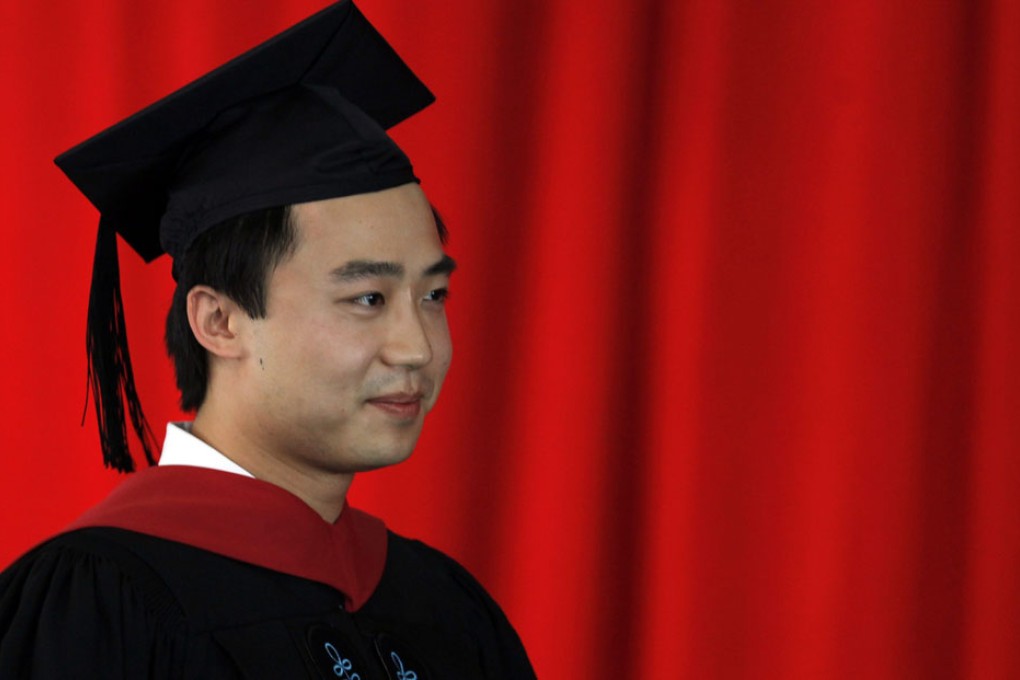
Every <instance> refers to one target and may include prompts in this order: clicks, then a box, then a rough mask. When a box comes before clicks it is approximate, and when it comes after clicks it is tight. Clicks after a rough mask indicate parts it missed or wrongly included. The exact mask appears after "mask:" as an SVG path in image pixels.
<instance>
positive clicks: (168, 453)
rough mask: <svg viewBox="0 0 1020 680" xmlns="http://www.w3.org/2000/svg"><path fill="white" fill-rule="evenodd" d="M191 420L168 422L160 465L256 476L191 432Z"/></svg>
mask: <svg viewBox="0 0 1020 680" xmlns="http://www.w3.org/2000/svg"><path fill="white" fill-rule="evenodd" d="M191 425H192V423H191V421H180V422H174V423H167V426H166V439H164V440H163V452H162V453H161V454H160V456H159V466H160V467H164V466H167V465H190V466H192V467H199V468H206V469H209V470H219V471H221V472H232V473H233V474H235V475H243V476H245V477H254V476H255V475H253V474H251V473H250V472H248V471H247V470H245V469H244V468H243V467H241V466H240V465H238V464H237V463H235V462H234V461H232V460H230V459H229V458H227V457H226V456H225V455H223V454H222V453H220V452H219V451H217V450H216V449H214V448H213V447H211V446H209V445H208V444H206V443H205V442H204V441H202V440H201V439H199V438H198V437H196V436H195V435H193V434H191Z"/></svg>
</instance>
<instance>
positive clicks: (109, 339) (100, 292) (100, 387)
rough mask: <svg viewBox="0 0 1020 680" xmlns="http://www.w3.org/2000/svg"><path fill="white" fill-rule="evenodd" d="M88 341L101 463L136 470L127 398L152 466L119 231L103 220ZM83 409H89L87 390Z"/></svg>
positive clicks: (152, 440)
mask: <svg viewBox="0 0 1020 680" xmlns="http://www.w3.org/2000/svg"><path fill="white" fill-rule="evenodd" d="M85 345H86V350H87V352H88V382H89V385H90V386H91V390H92V397H93V403H94V404H95V409H96V419H97V420H98V423H99V438H100V442H101V443H102V447H103V463H104V464H105V465H106V466H107V467H112V468H114V469H116V470H119V471H120V472H132V471H134V469H135V464H134V460H133V459H132V458H131V450H130V448H129V447H128V440H127V424H126V421H125V418H124V403H125V402H127V406H128V414H129V416H130V417H131V425H132V427H133V428H134V431H135V434H137V435H138V439H139V441H140V442H141V443H142V448H143V449H144V450H145V459H146V460H147V461H148V463H149V465H155V462H156V459H155V451H156V438H155V437H154V436H153V434H152V430H151V429H150V428H149V423H148V421H147V420H146V419H145V414H144V413H143V412H142V405H141V403H140V402H139V401H138V393H137V391H136V390H135V377H134V372H133V371H132V370H131V354H130V352H128V343H127V329H126V328H125V326H124V302H123V300H122V299H121V294H120V264H119V262H118V260H117V232H116V231H115V230H114V229H113V228H111V227H110V226H108V225H106V224H104V220H103V219H100V221H99V235H98V237H97V238H96V256H95V259H94V261H93V263H92V289H91V291H90V293H89V312H88V321H87V327H86V332H85ZM85 408H86V410H87V409H88V394H87V393H86V397H85ZM82 418H83V419H84V414H83V415H82ZM83 422H84V420H83Z"/></svg>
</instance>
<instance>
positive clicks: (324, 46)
mask: <svg viewBox="0 0 1020 680" xmlns="http://www.w3.org/2000/svg"><path fill="white" fill-rule="evenodd" d="M433 100H434V98H433V96H432V94H431V93H430V92H429V90H428V89H427V88H426V87H425V85H424V84H423V83H422V82H421V81H420V80H419V79H418V78H417V77H416V76H415V75H414V73H413V72H412V71H411V70H410V69H409V68H408V67H407V65H406V64H405V63H404V62H403V61H402V60H401V59H400V57H399V56H398V55H397V54H396V52H394V51H393V49H392V48H391V47H390V46H389V45H388V44H387V43H386V41H385V39H384V38H383V37H382V36H381V35H380V34H379V33H378V32H377V31H376V30H375V29H374V28H373V27H372V25H371V24H369V23H368V21H367V20H366V19H365V17H364V16H363V15H362V14H361V12H360V11H359V10H358V9H357V8H356V7H355V6H354V5H353V3H351V2H350V1H349V0H344V1H343V2H338V3H336V4H334V5H331V6H329V7H327V8H326V9H324V10H322V11H321V12H319V13H318V14H315V15H314V16H312V17H310V18H308V19H306V20H304V21H302V22H301V23H299V24H297V25H295V26H293V27H291V28H290V29H288V30H286V31H284V32H283V33H280V34H279V35H277V36H275V37H273V38H271V39H269V40H268V41H266V42H264V43H262V44H261V45H259V46H257V47H255V48H253V49H252V50H250V51H248V52H246V53H245V54H243V55H241V56H239V57H237V58H236V59H234V60H232V61H230V62H228V63H227V64H224V65H223V66H221V67H219V68H217V69H215V70H214V71H211V72H210V73H208V74H206V75H205V76H203V77H201V78H199V79H198V80H196V81H194V82H192V83H190V84H189V85H186V86H185V87H183V88H181V89H180V90H177V91H176V92H174V93H172V94H170V95H168V96H166V97H164V98H163V99H161V100H159V101H157V102H156V103H154V104H152V105H150V106H148V107H147V108H145V109H143V110H141V111H139V112H138V113H136V114H134V115H132V116H130V117H128V118H126V119H125V120H123V121H121V122H119V123H117V124H115V125H113V126H112V127H110V128H108V129H106V130H104V131H103V132H100V133H99V134H97V135H96V136H94V137H92V138H90V139H88V140H86V141H85V142H83V143H81V144H79V145H78V146H76V147H74V148H72V149H70V150H69V151H66V152H65V153H63V154H61V155H60V156H58V157H57V158H56V163H57V165H58V166H59V167H60V169H61V170H63V171H64V173H65V174H66V175H67V176H68V177H69V178H70V179H71V181H72V182H74V184H75V185H76V186H77V187H78V188H79V189H80V190H81V192H82V193H83V194H85V196H86V197H87V198H88V199H89V201H91V202H92V204H93V205H95V207H96V208H98V209H99V212H100V220H99V233H98V237H97V239H96V254H95V259H94V262H93V273H92V287H91V291H90V295H89V311H88V323H87V326H88V328H87V333H86V344H87V350H88V356H89V382H90V384H91V389H92V394H93V400H94V406H95V409H96V416H97V418H98V421H99V431H100V437H101V440H102V448H103V460H104V462H105V463H106V464H107V465H108V466H112V467H115V468H117V469H118V470H122V471H130V470H132V469H133V468H134V465H133V462H132V459H131V455H130V451H129V447H128V442H127V425H126V420H125V413H124V405H125V403H126V404H127V407H128V415H129V417H130V419H131V423H132V427H133V429H134V431H135V432H136V434H137V435H138V437H139V439H140V440H141V442H142V446H143V449H144V450H145V456H146V458H147V460H148V461H149V463H150V464H151V463H152V462H153V461H154V451H155V440H154V437H153V436H152V433H151V431H150V429H149V426H148V423H147V422H146V420H145V416H144V414H143V413H142V410H141V406H140V404H139V400H138V396H137V393H136V390H135V385H134V377H133V373H132V369H131V361H130V355H129V353H128V346H127V336H126V333H125V326H124V314H123V304H122V301H121V295H120V280H119V279H120V276H119V265H118V263H117V242H116V235H117V234H120V235H121V237H122V238H124V240H125V241H126V242H127V243H128V244H129V245H130V246H131V247H132V248H133V249H134V250H135V251H136V252H138V254H139V255H141V256H142V257H143V258H144V259H145V261H147V262H148V261H151V260H153V259H155V258H156V257H158V256H159V255H161V254H162V253H164V252H166V253H168V254H169V255H170V256H171V257H174V258H176V257H179V256H180V255H182V254H183V253H184V252H186V251H187V249H188V246H189V245H190V244H191V243H192V242H193V241H194V239H195V238H196V237H197V236H198V235H200V234H201V233H203V232H204V231H206V230H207V229H209V228H210V227H213V226H215V225H217V224H219V223H221V222H223V221H224V220H227V219H230V218H233V217H237V216H239V215H243V214H246V213H249V212H252V211H255V210H260V209H264V208H271V207H277V206H284V205H291V204H294V203H302V202H306V201H314V200H321V199H327V198H336V197H340V196H349V195H354V194H360V193H368V192H372V191H379V190H382V189H387V188H391V187H395V186H399V185H401V184H406V183H408V182H412V181H416V178H415V177H414V173H413V170H412V168H411V164H410V162H409V161H408V159H407V157H406V156H405V155H404V153H403V152H402V151H401V150H400V148H399V147H397V145H396V144H395V143H394V142H393V141H392V140H391V139H390V138H389V136H388V135H387V134H386V132H385V130H386V129H388V128H390V127H392V126H393V125H396V124H397V123H399V122H400V121H402V120H404V119H406V118H408V117H410V116H412V115H414V114H415V113H417V112H418V111H420V110H421V109H423V108H425V107H426V106H428V105H429V104H430V103H432V101H433Z"/></svg>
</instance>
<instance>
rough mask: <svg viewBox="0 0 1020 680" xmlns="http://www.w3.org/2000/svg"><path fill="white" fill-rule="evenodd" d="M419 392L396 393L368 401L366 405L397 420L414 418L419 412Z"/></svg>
mask: <svg viewBox="0 0 1020 680" xmlns="http://www.w3.org/2000/svg"><path fill="white" fill-rule="evenodd" d="M422 397H423V395H422V394H421V393H420V392H398V393H394V394H386V395H383V396H381V397H375V398H373V399H369V400H368V403H369V404H371V405H372V406H375V407H376V408H378V409H380V410H382V411H384V412H386V413H389V414H390V415H393V416H397V417H398V418H415V417H417V416H418V414H419V413H420V412H421V402H422Z"/></svg>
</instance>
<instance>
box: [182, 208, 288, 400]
mask: <svg viewBox="0 0 1020 680" xmlns="http://www.w3.org/2000/svg"><path fill="white" fill-rule="evenodd" d="M296 245H297V231H296V230H295V229H294V225H293V223H292V222H291V219H290V209H289V208H286V207H281V208H268V209H266V210H260V211H256V212H253V213H248V214H245V215H241V216H239V217H234V218H232V219H229V220H227V221H225V222H222V223H220V224H218V225H216V226H215V227H212V228H211V229H209V230H208V231H206V232H204V233H203V234H201V235H199V236H198V238H196V239H195V242H194V243H192V244H191V246H190V247H189V248H188V250H187V252H185V253H184V255H182V256H181V257H179V258H177V259H176V260H175V261H174V274H175V277H176V279H177V289H176V290H175V291H174V297H173V301H172V302H171V303H170V311H169V313H168V314H167V317H166V335H165V336H164V340H165V341H166V350H167V353H168V354H169V355H170V358H171V359H173V362H174V371H175V373H176V375H177V388H178V389H179V390H180V391H181V402H180V403H181V408H182V409H184V410H185V411H195V410H197V409H198V407H200V406H201V405H202V402H204V401H205V392H206V386H207V384H208V379H209V358H208V355H207V354H206V350H205V348H204V347H202V346H201V345H200V344H198V340H196V339H195V335H194V333H192V331H191V324H189V323H188V292H189V291H190V290H191V289H192V288H194V287H195V286H200V285H205V286H209V287H210V288H213V289H215V290H217V291H219V292H221V293H223V294H224V295H226V296H227V297H229V298H230V299H231V300H233V301H234V302H236V303H237V305H238V306H239V307H240V308H241V309H243V310H244V311H245V312H246V313H247V314H248V316H250V317H251V318H253V319H260V318H263V317H265V315H266V284H267V282H268V280H269V275H270V274H271V273H272V271H273V269H275V268H276V266H277V265H278V264H280V263H281V262H283V261H284V260H285V259H286V258H287V257H289V256H290V255H291V254H293V252H294V248H295V247H296Z"/></svg>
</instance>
